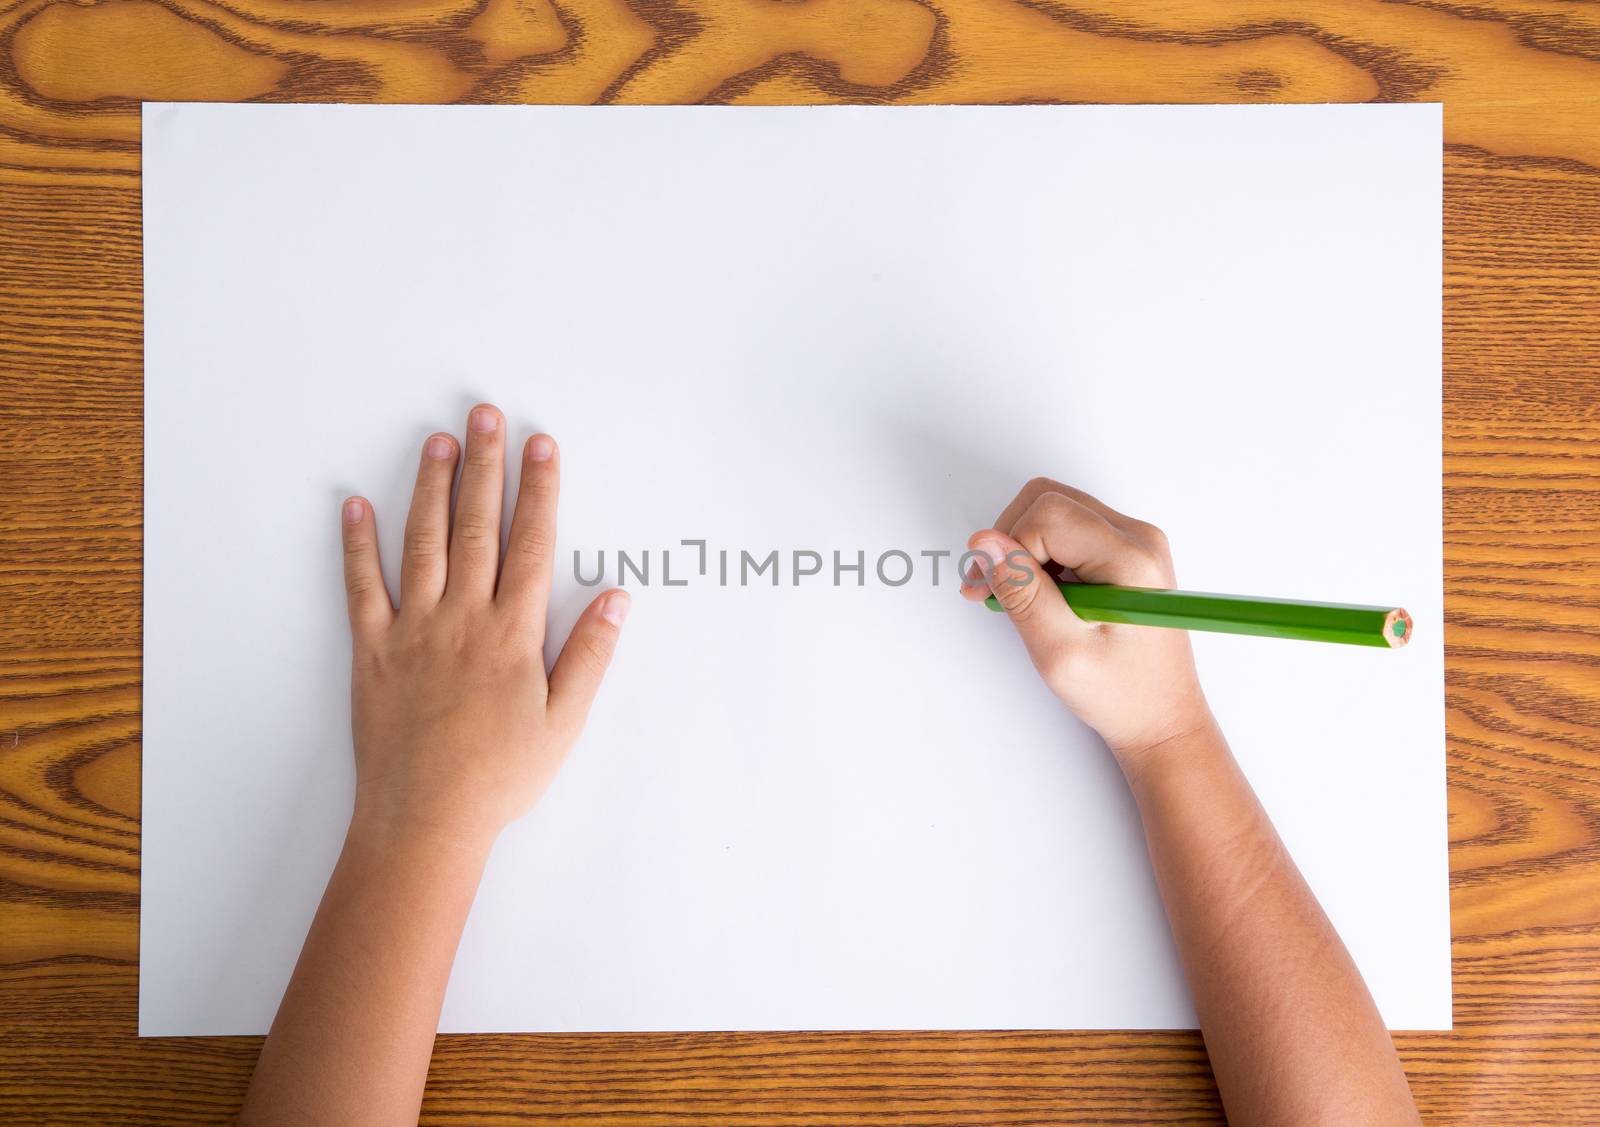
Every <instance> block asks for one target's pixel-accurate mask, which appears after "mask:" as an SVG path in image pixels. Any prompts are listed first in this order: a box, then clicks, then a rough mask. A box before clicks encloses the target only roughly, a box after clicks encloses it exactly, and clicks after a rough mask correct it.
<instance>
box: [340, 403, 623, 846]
mask: <svg viewBox="0 0 1600 1127" xmlns="http://www.w3.org/2000/svg"><path fill="white" fill-rule="evenodd" d="M505 445H506V423H505V418H504V417H503V416H502V415H501V413H500V411H499V410H498V409H496V408H494V407H491V406H487V405H481V406H478V407H475V408H473V410H472V413H471V415H470V416H469V419H468V425H467V444H466V460H465V465H464V467H463V469H462V471H461V485H460V489H459V491H458V495H457V498H456V504H455V519H454V522H453V524H452V521H451V514H450V489H451V483H452V482H453V481H454V479H455V470H456V461H457V454H458V447H457V444H456V440H455V439H454V438H453V437H451V436H450V435H446V434H436V435H433V436H432V437H431V438H429V439H428V440H427V442H426V443H425V444H424V446H423V451H422V464H421V467H420V468H419V469H418V471H417V486H416V491H415V493H414V494H413V496H412V500H411V513H410V515H409V517H407V519H406V534H405V558H404V560H403V562H402V564H401V579H400V609H399V610H398V611H396V610H395V609H394V607H393V606H392V605H391V603H390V600H389V594H388V591H387V590H386V589H385V587H384V583H383V575H382V573H381V572H380V570H379V567H378V538H377V528H376V526H375V523H374V519H375V518H374V514H373V512H372V507H371V505H369V504H368V503H367V502H366V501H365V500H364V499H362V498H359V497H354V498H351V499H350V500H349V501H347V502H346V503H345V506H344V513H343V526H344V562H345V582H346V587H347V589H348V593H349V600H350V626H351V633H352V634H353V636H354V657H355V662H354V675H353V677H352V706H353V715H354V721H355V751H356V780H357V782H356V814H355V823H354V824H355V825H357V826H363V827H370V828H372V829H374V830H375V831H376V832H378V833H379V834H387V833H393V832H400V833H410V832H412V831H415V830H425V831H428V832H437V833H441V834H444V835H447V836H449V837H450V838H452V839H458V840H461V841H462V842H464V843H466V844H469V845H473V846H486V845H487V844H488V843H489V842H490V841H492V840H493V838H494V836H495V835H497V834H498V833H499V832H500V830H501V829H502V828H503V827H504V826H505V824H506V823H507V822H509V821H511V820H512V819H513V818H516V817H518V816H519V815H521V814H522V813H524V812H526V811H527V809H528V808H529V807H530V806H532V805H533V803H534V801H535V800H536V799H538V797H539V796H540V794H542V793H543V792H544V789H545V787H546V786H548V785H549V783H550V780H551V778H552V777H553V776H554V775H555V773H556V770H557V768H559V767H560V766H561V762H562V759H563V758H564V757H565V756H566V754H567V750H568V749H569V748H570V747H571V746H572V744H573V742H574V741H575V740H576V739H577V738H578V733H579V732H580V731H581V730H582V728H583V723H584V718H585V717H586V716H587V714H588V711H589V705H590V702H591V701H593V700H594V696H595V692H596V691H597V690H598V689H599V687H600V679H601V676H602V675H603V674H604V673H605V670H606V665H607V663H608V662H609V661H610V658H611V653H612V649H613V647H614V646H615V645H616V641H617V634H618V630H619V628H620V627H621V625H622V620H623V618H624V617H625V616H626V615H627V613H628V596H627V594H626V593H624V592H622V591H608V592H606V593H605V594H603V595H601V596H600V597H599V598H598V599H596V600H595V601H594V602H593V603H591V604H590V605H589V607H588V609H587V610H585V611H584V612H583V616H582V617H581V618H579V620H578V623H577V625H576V626H574V627H573V630H572V635H571V637H569V638H568V639H567V644H566V646H565V647H563V649H562V651H561V657H560V659H559V660H558V661H557V662H556V664H555V668H554V669H553V670H551V672H550V675H549V677H548V679H547V678H546V676H545V669H544V656H543V647H544V631H545V605H546V602H547V601H548V599H549V595H550V580H551V574H552V571H553V567H554V559H553V558H552V557H553V552H554V549H555V537H556V495H557V492H558V490H559V487H560V458H559V455H558V454H557V451H556V446H555V442H554V441H553V440H551V438H550V437H549V436H548V435H535V436H534V437H533V438H531V439H529V440H528V443H527V445H526V447H525V448H524V449H523V452H522V484H521V487H520V489H519V490H518V494H517V505H516V513H515V515H514V517H513V518H512V521H511V535H510V542H509V546H508V547H507V549H506V552H505V559H504V560H503V561H502V559H501V555H500V508H501V494H502V491H503V489H504V481H505Z"/></svg>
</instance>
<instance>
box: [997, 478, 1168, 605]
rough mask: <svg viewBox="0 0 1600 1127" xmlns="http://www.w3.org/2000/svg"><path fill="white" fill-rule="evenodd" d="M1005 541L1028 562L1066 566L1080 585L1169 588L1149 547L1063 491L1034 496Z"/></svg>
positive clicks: (1161, 565)
mask: <svg viewBox="0 0 1600 1127" xmlns="http://www.w3.org/2000/svg"><path fill="white" fill-rule="evenodd" d="M1011 538H1012V539H1014V540H1015V541H1016V542H1017V543H1019V544H1021V545H1022V546H1023V547H1024V548H1025V549H1027V551H1028V554H1029V555H1031V556H1033V558H1034V559H1036V560H1039V561H1040V562H1044V561H1051V562H1054V563H1058V564H1061V565H1062V566H1063V567H1068V568H1071V569H1072V571H1073V574H1075V575H1076V576H1077V577H1078V578H1079V579H1081V580H1082V581H1083V582H1085V583H1122V584H1126V585H1128V586H1133V587H1167V586H1171V582H1172V578H1171V569H1170V566H1169V565H1168V564H1166V562H1165V560H1164V558H1163V557H1162V555H1161V554H1160V553H1159V552H1157V551H1156V550H1155V549H1154V548H1153V547H1152V546H1151V545H1150V544H1148V543H1146V542H1145V541H1144V540H1143V539H1141V538H1140V537H1137V536H1134V535H1131V534H1129V533H1128V532H1125V531H1123V530H1122V529H1120V528H1117V527H1114V526H1113V525H1112V524H1111V523H1110V522H1109V521H1107V520H1106V518H1105V517H1103V516H1101V515H1100V514H1099V513H1098V512H1096V511H1094V510H1093V509H1091V508H1089V507H1088V506H1087V505H1083V504H1081V503H1080V502H1078V501H1077V500H1075V499H1074V498H1072V497H1068V496H1067V495H1066V494H1064V493H1042V494H1040V495H1039V496H1038V497H1037V498H1035V499H1034V502H1033V504H1031V505H1029V506H1028V508H1027V510H1026V511H1025V512H1024V513H1023V514H1022V515H1021V516H1020V517H1018V518H1017V520H1016V523H1015V524H1013V525H1012V526H1011Z"/></svg>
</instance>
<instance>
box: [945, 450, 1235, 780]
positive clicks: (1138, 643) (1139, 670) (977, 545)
mask: <svg viewBox="0 0 1600 1127" xmlns="http://www.w3.org/2000/svg"><path fill="white" fill-rule="evenodd" d="M968 547H969V548H971V549H972V550H973V551H977V552H983V553H985V554H986V555H987V556H988V557H989V559H991V560H994V561H996V563H995V565H994V566H993V567H992V568H990V569H989V573H988V575H987V576H981V577H980V576H969V577H967V579H966V581H965V584H964V585H963V587H962V593H963V595H964V596H965V597H966V598H968V599H970V600H972V601H974V602H978V601H981V600H983V599H984V598H985V597H987V596H991V595H992V596H993V597H994V598H996V599H997V600H998V601H999V602H1000V604H1001V606H1002V607H1003V608H1004V609H1005V612H1006V614H1007V615H1009V616H1010V618H1011V621H1012V624H1013V625H1014V626H1015V627H1016V629H1017V633H1018V634H1020V635H1021V636H1022V641H1023V643H1024V644H1025V645H1026V646H1027V649H1028V656H1029V657H1030V658H1031V659H1032V660H1033V664H1034V668H1036V669H1037V670H1038V671H1039V675H1040V676H1041V677H1042V678H1043V679H1044V681H1045V683H1046V684H1048V685H1049V686H1050V688H1051V690H1052V691H1054V693H1055V694H1056V696H1057V697H1059V698H1060V699H1061V702H1062V703H1063V704H1065V705H1066V706H1067V707H1068V708H1070V709H1071V710H1072V711H1073V712H1074V713H1076V714H1077V716H1078V718H1079V719H1081V720H1083V721H1084V723H1086V724H1088V725H1089V726H1090V727H1092V728H1094V730H1095V731H1097V732H1099V733H1100V736H1101V738H1102V739H1104V740H1105V741H1106V744H1107V746H1109V747H1110V748H1111V750H1112V752H1113V753H1114V754H1115V755H1116V756H1117V759H1118V761H1119V762H1121V763H1123V765H1124V767H1126V766H1127V763H1128V761H1129V760H1130V759H1134V758H1139V757H1141V756H1142V755H1143V753H1144V752H1145V751H1146V750H1148V749H1150V748H1153V747H1156V746H1159V745H1161V744H1163V743H1166V742H1168V741H1171V740H1173V739H1175V738H1177V737H1179V736H1181V735H1184V734H1186V733H1189V732H1193V731H1195V730H1198V729H1201V728H1205V727H1208V726H1210V725H1211V723H1212V720H1211V709H1210V706H1209V705H1207V703H1206V699H1205V693H1204V692H1202V691H1201V688H1200V680H1199V677H1198V676H1197V675H1196V674H1195V668H1194V657H1193V655H1192V653H1191V651H1190V648H1189V636H1188V634H1187V633H1185V632H1184V631H1182V630H1109V629H1107V628H1106V627H1105V626H1103V625H1100V624H1098V623H1094V622H1088V621H1085V620H1084V619H1082V618H1080V617H1079V616H1078V615H1077V614H1075V613H1073V610H1072V608H1071V607H1070V606H1068V604H1067V601H1066V600H1065V599H1064V598H1062V597H1061V595H1060V594H1059V593H1058V591H1057V589H1056V585H1055V584H1054V583H1052V582H1048V581H1047V577H1046V576H1045V575H1044V573H1043V570H1042V568H1041V567H1040V566H1038V565H1035V566H1034V568H1033V579H1032V581H1029V582H1022V580H1024V579H1026V578H1027V576H1026V574H1025V570H1026V569H1025V568H1023V567H1021V566H1018V565H1019V564H1020V563H1021V561H1022V560H1023V558H1024V557H1022V556H1014V555H1013V553H1015V552H1022V553H1025V555H1026V557H1031V558H1032V559H1033V560H1035V561H1043V560H1050V561H1053V562H1055V563H1056V564H1059V565H1061V566H1062V567H1065V568H1067V569H1069V570H1070V571H1071V573H1072V576H1073V577H1075V578H1077V579H1080V580H1082V581H1084V582H1086V583H1108V584H1118V585H1123V586H1130V587H1152V588H1166V587H1172V586H1173V585H1174V576H1173V570H1172V554H1171V552H1170V551H1169V549H1168V547H1167V538H1166V536H1165V535H1164V534H1163V533H1162V531H1161V530H1160V529H1159V528H1157V527H1155V526H1154V525H1152V524H1149V523H1146V522H1145V521H1141V520H1136V519H1135V518H1133V517H1130V516H1127V515H1126V514H1124V513H1119V512H1117V511H1116V510H1115V509H1113V508H1111V507H1110V506H1109V505H1107V504H1105V503H1104V502H1103V501H1100V500H1099V499H1097V498H1095V497H1091V496H1090V495H1089V494H1087V493H1084V492H1083V491H1082V490H1079V489H1074V488H1073V487H1072V486H1070V485H1063V484H1062V483H1061V482H1058V481H1052V480H1050V479H1049V478H1034V479H1033V480H1032V481H1030V482H1028V484H1027V485H1025V486H1024V487H1023V489H1022V492H1020V493H1018V494H1017V496H1016V498H1015V499H1014V500H1012V502H1011V503H1010V504H1009V505H1007V506H1006V507H1005V510H1004V511H1003V512H1002V513H1001V514H1000V516H999V517H998V518H997V519H996V520H995V522H994V527H992V528H988V529H984V530H982V531H980V532H976V533H974V534H973V535H972V537H971V539H970V540H969V541H968ZM985 580H986V582H985Z"/></svg>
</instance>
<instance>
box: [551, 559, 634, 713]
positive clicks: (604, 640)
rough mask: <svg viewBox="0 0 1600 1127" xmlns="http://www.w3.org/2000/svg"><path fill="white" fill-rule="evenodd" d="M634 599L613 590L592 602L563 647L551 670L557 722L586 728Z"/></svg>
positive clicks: (554, 711) (552, 700)
mask: <svg viewBox="0 0 1600 1127" xmlns="http://www.w3.org/2000/svg"><path fill="white" fill-rule="evenodd" d="M632 603H633V599H632V597H631V596H630V595H629V594H628V593H627V592H626V591H618V590H612V591H607V592H606V593H605V594H603V595H601V596H600V597H599V598H598V599H596V600H595V601H594V602H592V603H590V604H589V605H588V607H587V608H586V609H585V610H584V612H583V613H582V614H581V615H579V616H578V622H577V625H575V626H573V628H572V633H571V634H570V635H569V636H568V637H567V644H566V645H564V646H562V647H561V654H560V656H558V657H557V658H556V664H555V668H553V669H552V670H550V704H549V708H550V711H551V712H553V713H555V714H556V716H557V722H558V723H560V724H564V725H569V726H570V727H571V728H572V730H573V731H577V730H578V729H579V728H582V727H583V722H584V720H585V719H587V718H588V715H589V706H590V705H591V704H593V703H594V698H595V694H596V693H598V692H599V691H600V682H601V680H602V679H603V678H604V677H605V674H606V669H607V668H608V667H609V666H610V665H611V655H612V654H613V653H615V652H616V648H617V638H618V637H619V636H620V635H621V633H622V623H623V620H624V619H626V618H627V617H628V608H629V607H630V606H631V605H632Z"/></svg>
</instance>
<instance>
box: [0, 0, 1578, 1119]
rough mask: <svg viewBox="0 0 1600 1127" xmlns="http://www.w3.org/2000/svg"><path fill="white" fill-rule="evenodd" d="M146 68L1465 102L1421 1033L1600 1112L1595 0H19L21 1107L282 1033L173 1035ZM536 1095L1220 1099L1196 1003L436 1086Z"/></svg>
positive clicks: (1090, 98) (16, 315) (5, 359)
mask: <svg viewBox="0 0 1600 1127" xmlns="http://www.w3.org/2000/svg"><path fill="white" fill-rule="evenodd" d="M1316 8H1321V9H1322V10H1321V11H1316V12H1315V14H1314V15H1313V14H1308V12H1310V11H1313V10H1314V9H1316ZM146 98H148V99H183V100H221V101H227V100H264V101H319V100H320V101H365V100H379V101H394V102H448V101H510V102H590V101H610V102H699V101H716V102H739V103H792V102H886V101H895V102H1033V101H1050V102H1160V101H1173V102H1236V101H1273V100H1281V101H1306V102H1315V101H1365V100H1407V99H1422V100H1442V101H1443V102H1445V103H1446V115H1445V131H1446V136H1447V141H1448V147H1447V152H1446V155H1445V179H1446V191H1445V261H1446V265H1445V287H1444V292H1445V339H1444V357H1445V435H1444V438H1445V461H1444V479H1445V530H1444V546H1445V560H1446V575H1447V586H1448V591H1447V599H1446V607H1447V618H1448V625H1447V643H1448V688H1447V699H1448V705H1449V787H1450V833H1451V855H1450V856H1451V872H1452V877H1451V886H1452V908H1453V913H1452V914H1453V920H1454V934H1455V942H1454V953H1455V1007H1456V1008H1455V1015H1456V1016H1455V1020H1456V1029H1455V1031H1454V1032H1453V1033H1448V1034H1440V1033H1427V1034H1403V1035H1401V1036H1400V1037H1399V1038H1398V1039H1399V1043H1400V1045H1401V1049H1402V1053H1403V1056H1404V1058H1405V1062H1406V1067H1407V1070H1408V1072H1409V1073H1410V1076H1411V1082H1412V1086H1413V1089H1414V1091H1415V1092H1416V1095H1417V1100H1418V1103H1419V1104H1420V1105H1421V1107H1422V1109H1423V1111H1424V1113H1425V1114H1426V1115H1427V1117H1428V1118H1429V1119H1430V1120H1435V1121H1438V1122H1441V1123H1444V1122H1449V1123H1457V1122H1479V1121H1481V1122H1485V1123H1496V1124H1510V1123H1541V1124H1551V1123H1561V1124H1575V1123H1580V1122H1586V1121H1587V1122H1600V864H1597V862H1600V444H1597V442H1596V440H1597V439H1600V6H1597V5H1596V4H1594V3H1588V4H1579V3H1573V2H1571V0H1470V2H1469V0H1334V2H1330V3H1327V4H1324V5H1307V4H1304V3H1302V2H1296V0H1237V2H1229V0H1216V2H1213V3H1183V2H1180V0H1136V2H1132V3H1114V2H1112V0H1082V2H1080V3H1076V4H1068V3H1065V2H1058V0H791V2H772V0H632V2H631V3H625V2H624V0H555V2H554V3H552V0H367V2H361V0H320V2H317V3H309V2H303V0H301V2H297V0H227V2H220V3H208V2H205V0H167V2H164V3H152V2H149V0H104V2H100V3H82V4H80V3H72V2H60V0H22V2H20V3H18V2H15V0H10V2H3V0H0V672H3V678H0V1120H3V1121H5V1122H7V1123H14V1124H35V1123H37V1124H44V1123H51V1124H55V1123H89V1122H95V1123H144V1122H160V1123H173V1124H178V1123H216V1122H222V1121H225V1120H227V1119H229V1118H230V1117H231V1116H232V1114H233V1113H234V1111H235V1110H236V1109H237V1107H238V1105H239V1101H240V1097H241V1095H242V1093H243V1091H244V1087H245V1083H246V1080H247V1078H248V1075H249V1072H250V1068H251V1064H252V1062H253V1060H254V1057H255V1053H256V1049H257V1045H258V1041H257V1040H256V1039H253V1038H236V1039H187V1040H146V1041H140V1040H138V1039H137V1038H136V1037H135V1035H134V1031H135V1012H136V989H137V977H138V910H139V738H140V716H139V685H140V666H139V661H140V639H139V622H140V487H141V476H140V450H141V432H140V426H141V420H140V412H141V406H140V404H141V383H140V356H141V319H140V228H139V111H138V102H139V100H140V99H146ZM1378 421H1379V420H1378V419H1377V418H1376V417H1375V418H1374V425H1375V426H1376V425H1377V424H1378ZM1360 818H1361V814H1360V811H1356V810H1352V811H1351V812H1350V819H1351V826H1352V832H1360V829H1359V827H1360V824H1361V823H1360ZM513 1117H525V1118H537V1119H543V1120H547V1121H554V1122H564V1123H579V1122H582V1123H609V1122H618V1123H621V1122H626V1123H630V1124H633V1123H639V1124H642V1123H660V1124H668V1123H671V1124H678V1123H703V1124H718V1125H730V1124H767V1125H777V1124H800V1123H804V1124H819V1123H837V1124H890V1123H893V1124H900V1125H904V1124H913V1123H929V1124H932V1123H939V1124H949V1125H958V1124H978V1123H985V1124H1016V1125H1022V1124H1044V1123H1064V1122H1078V1121H1083V1122H1088V1121H1095V1122H1106V1121H1118V1122H1130V1123H1146V1122H1177V1121H1187V1122H1209V1121H1215V1120H1217V1119H1218V1118H1219V1117H1220V1111H1219V1105H1218V1103H1217V1097H1216V1092H1215V1090H1214V1088H1213V1087H1212V1084H1211V1080H1210V1075H1209V1073H1208V1070H1207V1067H1206V1058H1205V1053H1204V1050H1203V1048H1202V1046H1201V1043H1200V1040H1199V1037H1198V1036H1197V1035H1195V1034H1188V1033H1106V1034H1097V1033H957V1034H829V1035H820V1034H779V1035H774V1034H764V1033H741V1034H693V1035H672V1036H560V1037H554V1036H550V1037H547V1036H515V1037H513V1036H479V1037H446V1038H441V1040H440V1043H439V1048H438V1051H437V1053H436V1055H435V1058H434V1065H433V1073H432V1076H431V1078H430V1084H429V1089H428V1097H427V1102H426V1104H425V1107H424V1119H425V1120H426V1121H428V1122H436V1123H445V1122H451V1123H457V1122H473V1121H488V1120H491V1119H496V1118H513Z"/></svg>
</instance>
